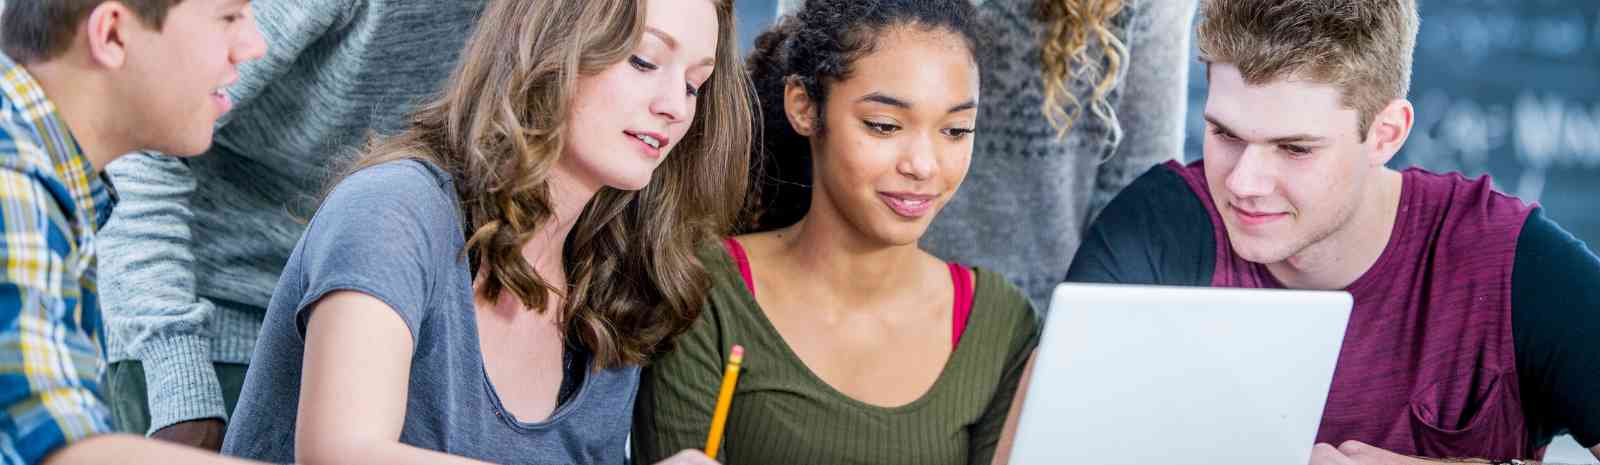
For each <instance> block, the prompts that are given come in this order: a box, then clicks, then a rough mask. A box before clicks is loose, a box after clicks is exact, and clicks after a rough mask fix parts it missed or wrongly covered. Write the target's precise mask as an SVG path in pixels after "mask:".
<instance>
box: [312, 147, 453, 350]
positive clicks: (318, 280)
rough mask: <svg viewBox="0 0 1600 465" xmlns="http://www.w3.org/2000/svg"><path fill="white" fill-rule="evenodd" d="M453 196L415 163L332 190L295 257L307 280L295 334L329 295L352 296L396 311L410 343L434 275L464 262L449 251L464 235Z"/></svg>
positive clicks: (374, 170)
mask: <svg viewBox="0 0 1600 465" xmlns="http://www.w3.org/2000/svg"><path fill="white" fill-rule="evenodd" d="M452 198H453V196H452V195H450V193H449V192H448V191H447V190H446V187H445V185H444V183H443V181H441V180H440V179H438V177H437V176H436V175H435V174H434V173H433V172H431V171H430V170H429V169H428V168H426V166H425V165H423V164H422V163H421V162H417V161H402V162H391V163H386V164H382V165H378V166H374V167H371V168H367V169H364V170H361V171H359V172H357V173H355V174H353V175H351V176H350V177H348V178H346V179H344V180H343V181H341V182H340V183H339V184H338V185H337V186H335V187H334V189H333V192H332V193H330V194H329V195H328V198H327V199H326V200H324V201H323V204H322V206H321V207H320V208H319V209H318V210H317V213H316V215H315V216H314V217H313V218H312V220H311V224H310V226H309V227H308V228H307V229H306V233H305V236H303V237H302V238H301V239H300V245H299V246H298V248H297V250H296V255H295V257H294V258H292V260H299V265H300V266H299V270H300V272H301V273H302V274H303V277H302V279H303V280H304V282H305V293H304V294H302V296H301V299H300V301H299V302H298V304H297V305H296V307H295V309H296V310H295V311H296V321H297V324H298V330H299V333H300V336H301V337H302V338H303V337H305V329H306V328H305V325H306V322H307V321H309V320H310V312H311V308H309V307H310V306H312V305H314V304H315V303H316V302H317V301H318V300H320V299H322V297H324V296H326V295H327V294H329V293H332V292H335V291H354V292H360V293H362V294H366V295H369V296H372V297H373V298H376V299H378V300H380V301H382V302H383V303H385V304H387V305H388V306H389V308H391V309H393V310H394V311H395V312H396V313H398V314H399V316H400V318H401V319H402V320H404V321H405V323H406V327H407V328H408V329H409V330H410V331H411V340H412V341H413V343H415V341H416V340H417V334H418V332H419V331H420V329H419V328H420V325H421V323H422V320H423V319H424V317H425V313H426V312H427V310H428V309H429V308H430V307H431V305H430V296H431V295H432V294H433V292H432V290H433V289H434V284H435V281H436V277H437V276H439V275H441V274H443V273H446V272H448V270H451V269H452V267H453V266H454V261H455V260H460V259H464V258H460V257H458V256H459V255H460V254H459V252H458V251H455V250H452V248H453V247H451V244H452V241H451V240H450V239H451V238H452V237H453V236H459V235H460V234H462V233H461V229H460V226H458V225H460V224H462V223H461V222H459V221H457V220H456V218H457V213H456V211H457V207H456V205H455V203H454V202H453V201H452V200H451V199H452Z"/></svg>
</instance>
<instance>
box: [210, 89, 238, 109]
mask: <svg viewBox="0 0 1600 465" xmlns="http://www.w3.org/2000/svg"><path fill="white" fill-rule="evenodd" d="M211 102H212V103H215V104H217V109H218V110H220V111H219V113H227V112H228V110H232V109H233V99H230V98H228V93H227V92H224V91H223V90H222V89H216V90H213V91H211Z"/></svg>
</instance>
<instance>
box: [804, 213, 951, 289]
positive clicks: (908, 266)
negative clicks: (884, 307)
mask: <svg viewBox="0 0 1600 465" xmlns="http://www.w3.org/2000/svg"><path fill="white" fill-rule="evenodd" d="M826 202H827V200H826V199H823V198H820V197H813V198H812V203H811V205H812V208H811V211H809V212H807V213H806V216H805V217H804V218H802V219H801V220H800V222H799V223H796V224H795V225H794V226H790V227H788V228H785V229H784V230H783V231H781V232H779V241H778V242H779V244H780V250H779V251H778V253H779V254H781V256H782V257H783V261H784V263H785V264H786V265H788V268H789V269H790V270H792V272H793V274H794V275H798V276H810V277H812V278H811V279H815V280H820V281H821V283H820V284H822V285H823V286H825V288H826V289H829V290H830V291H832V292H831V293H833V294H834V296H835V297H836V298H838V299H840V300H841V302H843V303H846V304H859V305H846V306H844V308H862V309H867V308H873V307H874V306H873V305H870V303H871V302H874V301H878V300H882V299H883V298H884V297H885V296H886V295H887V294H889V292H887V291H889V290H892V289H906V288H910V287H913V286H911V285H909V284H908V283H915V282H918V281H917V279H918V278H919V277H920V276H921V273H923V272H924V271H926V270H924V269H923V268H922V267H919V266H917V265H916V264H917V262H918V259H919V258H922V257H923V255H924V254H923V252H922V250H921V249H920V248H918V246H917V244H916V243H910V244H884V243H882V242H879V241H875V240H872V239H870V238H868V237H866V235H865V234H862V233H861V232H860V231H858V230H856V229H855V228H854V227H853V226H851V225H849V224H848V223H847V222H845V221H844V220H843V218H842V216H841V215H838V214H836V212H834V210H832V209H831V207H829V206H828V205H829V204H827V203H826Z"/></svg>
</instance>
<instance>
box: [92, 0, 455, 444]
mask: <svg viewBox="0 0 1600 465" xmlns="http://www.w3.org/2000/svg"><path fill="white" fill-rule="evenodd" d="M252 6H253V8H254V9H255V12H256V16H257V21H258V23H259V24H260V28H261V32H262V35H264V36H265V37H266V40H267V43H268V45H269V47H270V50H269V51H268V53H267V56H266V57H265V58H264V59H262V60H260V61H256V62H252V63H250V64H248V65H245V66H244V67H243V68H242V69H241V71H240V72H241V74H242V78H241V80H240V81H239V82H238V83H237V84H235V85H233V86H232V87H231V88H230V89H229V90H228V93H229V95H230V96H232V97H233V100H234V102H235V103H236V104H235V107H234V108H235V109H234V110H233V111H232V112H231V113H229V114H228V115H226V116H224V120H223V121H221V122H219V123H218V132H217V137H216V143H215V145H213V146H212V147H211V149H210V150H209V151H208V152H207V153H206V154H205V155H204V156H201V157H198V158H193V159H188V160H180V159H176V158H170V157H166V156H163V155H160V154H134V155H130V156H128V157H124V158H123V159H122V160H120V161H118V162H117V163H113V164H111V165H110V166H109V167H108V168H107V171H108V172H109V173H110V174H111V177H112V180H113V182H114V184H115V186H116V187H117V189H118V192H119V194H120V195H121V198H122V201H121V203H120V204H119V205H118V208H117V210H116V212H115V214H114V215H113V217H112V219H111V222H110V223H109V224H108V225H107V226H106V227H105V229H104V230H102V231H101V233H100V242H99V245H98V247H100V256H101V257H102V258H101V261H100V275H101V276H104V277H105V278H104V279H103V280H102V285H101V286H102V287H101V289H100V290H101V295H102V305H103V307H104V310H105V314H106V326H107V328H108V339H107V345H108V351H109V354H108V356H109V358H110V360H111V361H112V362H117V361H124V360H138V361H141V362H142V363H143V364H144V370H145V373H146V381H147V383H148V389H149V402H150V414H151V423H150V427H151V431H155V430H157V429H160V428H162V427H165V426H168V425H171V424H173V423H177V422H181V421H186V420H194V419H202V418H225V411H224V407H223V397H222V392H221V388H220V387H219V385H218V382H217V377H216V373H215V371H214V370H213V368H212V362H227V363H248V362H249V360H250V353H251V351H252V349H253V348H254V345H255V338H256V333H257V331H258V330H259V329H260V326H261V318H262V312H263V310H262V309H264V308H265V307H266V306H267V301H268V300H269V299H270V298H271V297H272V291H273V288H274V287H275V286H276V284H277V282H278V274H279V273H280V272H281V271H282V269H283V265H284V262H285V261H286V260H287V259H288V256H289V252H290V250H291V249H292V248H293V247H294V244H295V242H296V241H297V240H298V239H299V237H300V234H301V232H302V230H303V225H302V223H301V222H300V220H301V219H304V218H309V217H310V213H311V212H312V209H313V208H314V207H315V202H316V201H317V197H318V195H319V193H320V192H322V190H323V188H324V186H325V183H326V182H327V181H328V177H329V176H330V175H332V174H333V168H335V167H337V166H340V164H341V162H342V161H343V160H346V159H348V158H349V157H351V156H353V154H354V153H355V151H356V150H357V149H359V147H360V144H361V143H362V142H364V141H365V137H366V135H367V134H368V131H369V130H377V131H379V132H384V133H387V132H392V131H395V130H397V129H399V128H401V127H402V126H403V123H404V121H403V119H404V118H403V117H404V115H405V114H406V113H407V112H408V111H409V110H410V109H411V108H413V106H414V105H415V103H417V102H419V101H420V100H422V99H425V98H426V97H427V96H429V95H432V94H433V93H434V92H435V91H436V90H437V88H438V85H439V84H440V83H442V82H443V81H444V80H445V79H446V78H447V77H448V74H449V72H450V71H451V69H452V68H453V67H454V65H455V60H456V56H457V55H458V54H459V52H460V49H461V47H462V45H463V44H464V42H465V39H466V37H467V34H468V32H469V31H470V30H471V29H472V27H473V25H474V24H476V22H477V17H478V14H479V13H480V12H481V10H482V8H483V1H482V0H451V1H443V2H440V1H424V0H256V1H255V2H253V3H252Z"/></svg>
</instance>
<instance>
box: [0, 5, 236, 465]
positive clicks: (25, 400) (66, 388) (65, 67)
mask: <svg viewBox="0 0 1600 465" xmlns="http://www.w3.org/2000/svg"><path fill="white" fill-rule="evenodd" d="M0 10H3V13H0V228H3V236H0V273H3V274H4V276H3V277H0V464H33V463H51V464H69V463H158V462H159V463H163V464H169V463H224V462H226V461H228V460H229V459H224V458H222V457H218V456H215V455H209V454H205V453H202V452H200V451H198V450H194V449H188V448H184V447H182V446H176V445H172V444H168V443H160V442H157V441H153V440H147V439H144V438H139V437H134V436H126V435H113V434H105V433H108V432H110V431H111V419H110V414H109V410H108V409H107V408H106V406H105V403H104V397H103V395H104V394H103V393H102V392H101V382H100V380H101V376H102V374H103V373H104V367H105V360H104V352H105V349H104V347H105V346H104V341H103V340H102V335H103V331H102V321H101V317H100V308H99V302H98V301H97V298H96V287H95V282H96V276H95V262H96V259H95V250H94V249H95V247H94V244H95V233H96V231H97V230H98V229H99V228H100V227H101V226H102V225H103V224H104V222H105V220H106V218H108V217H109V215H110V210H111V206H112V204H113V203H114V198H115V195H114V192H113V191H112V189H111V188H110V186H109V185H108V184H106V183H105V182H104V181H103V180H102V178H101V175H100V170H101V169H102V168H104V167H105V165H106V164H107V163H110V162H111V160H112V159H114V158H116V157H117V156H119V155H121V154H124V153H128V152H132V151H135V150H143V149H152V150H160V151H162V152H165V153H172V154H196V153H200V152H202V151H204V150H205V148H206V147H207V146H209V145H210V144H211V131H212V126H213V125H214V124H215V122H216V119H217V117H218V116H220V115H221V114H222V113H224V112H226V111H227V110H228V107H229V106H230V103H229V101H228V97H227V96H226V94H225V93H224V87H225V86H227V84H228V83H230V82H231V81H233V80H234V79H236V78H237V76H238V72H237V69H236V68H237V67H238V65H239V64H240V63H242V62H245V61H249V60H253V59H256V58H259V57H260V56H262V54H263V53H264V52H265V49H266V45H265V44H264V43H263V42H262V39H261V35H260V33H259V32H258V31H257V30H256V26H255V23H254V20H253V19H252V16H251V13H250V5H249V0H120V1H112V0H10V1H6V0H0Z"/></svg>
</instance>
